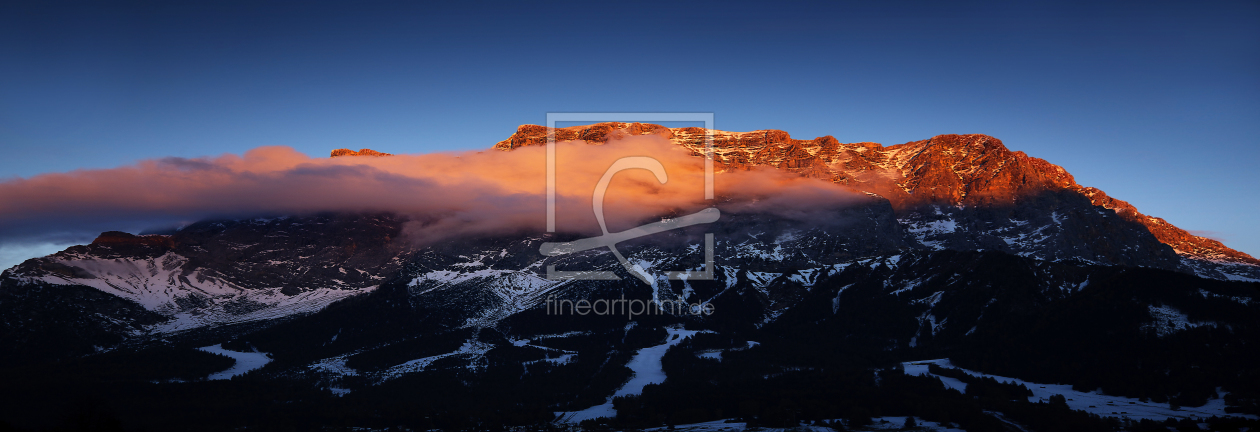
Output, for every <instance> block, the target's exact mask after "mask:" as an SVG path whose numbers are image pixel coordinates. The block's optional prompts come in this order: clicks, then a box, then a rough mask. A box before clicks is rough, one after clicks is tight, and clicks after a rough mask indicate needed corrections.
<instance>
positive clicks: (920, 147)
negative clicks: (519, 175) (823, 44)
mask: <svg viewBox="0 0 1260 432" xmlns="http://www.w3.org/2000/svg"><path fill="white" fill-rule="evenodd" d="M711 134H712V136H713V148H714V167H715V169H717V170H720V171H721V170H747V169H752V168H753V167H754V166H758V165H762V166H771V167H774V168H779V169H784V170H787V171H792V172H796V173H798V174H801V175H804V176H807V177H814V178H820V179H824V180H829V181H831V182H833V183H836V184H840V185H843V186H847V187H850V188H853V189H855V190H858V191H861V192H868V193H874V194H876V195H879V196H882V197H884V198H886V199H888V200H889V201H890V202H891V203H892V204H893V207H894V209H896V210H897V211H898V213H901V214H904V213H908V212H912V211H914V210H917V209H921V208H923V207H924V206H929V205H933V204H943V205H950V206H968V205H992V204H996V203H1009V202H1012V201H1014V200H1015V199H1016V198H1019V197H1021V196H1027V195H1030V194H1034V193H1038V192H1043V191H1054V190H1067V191H1071V192H1075V193H1078V194H1080V195H1082V196H1085V197H1087V198H1089V200H1090V202H1091V203H1092V204H1094V205H1095V206H1099V207H1102V208H1106V209H1109V210H1113V211H1115V212H1116V214H1117V215H1119V216H1120V217H1121V218H1123V219H1125V220H1128V221H1130V222H1134V223H1137V224H1140V225H1142V226H1144V227H1146V229H1147V230H1148V231H1150V232H1151V234H1153V235H1154V236H1155V237H1156V238H1157V239H1158V240H1159V241H1160V242H1161V243H1163V244H1166V245H1169V246H1171V247H1172V248H1173V249H1174V250H1175V251H1176V252H1177V253H1178V254H1179V255H1183V256H1188V257H1191V258H1196V259H1200V260H1207V261H1216V262H1226V263H1238V264H1249V265H1253V266H1260V260H1258V259H1256V258H1255V257H1252V256H1251V255H1248V254H1246V253H1244V252H1241V251H1238V250H1234V249H1232V248H1229V247H1227V246H1225V245H1224V244H1223V243H1221V242H1220V241H1217V240H1213V239H1209V238H1205V237H1200V236H1195V235H1193V234H1191V233H1189V232H1188V231H1186V230H1184V229H1181V228H1179V227H1176V226H1174V225H1172V224H1171V223H1168V221H1166V220H1164V219H1162V218H1157V217H1153V216H1148V215H1145V214H1143V213H1141V212H1139V211H1138V210H1137V208H1136V207H1134V206H1133V205H1131V204H1129V203H1128V202H1125V201H1123V200H1119V199H1116V198H1113V197H1111V196H1109V195H1107V194H1106V192H1104V191H1102V190H1100V189H1097V188H1093V187H1086V186H1082V185H1080V184H1078V183H1076V180H1075V178H1074V177H1073V176H1072V175H1071V174H1070V173H1068V172H1067V170H1065V169H1063V167H1060V166H1058V165H1055V164H1053V163H1050V162H1048V161H1045V160H1043V159H1040V158H1035V157H1032V156H1028V155H1027V154H1026V153H1024V152H1022V151H1010V150H1009V149H1007V147H1006V146H1005V145H1004V144H1003V143H1002V141H1001V140H999V139H997V138H994V137H992V136H988V135H983V134H968V135H953V134H949V135H937V136H934V137H932V138H929V139H927V140H920V141H911V142H908V143H904V144H896V145H891V146H883V145H881V144H878V143H870V142H859V143H848V144H845V143H840V142H839V140H837V139H836V138H835V137H833V136H830V135H827V136H823V137H818V138H814V139H812V140H798V139H793V138H791V135H790V134H789V133H787V132H785V131H781V130H774V129H767V130H757V131H751V132H727V131H719V130H713V131H711ZM635 135H657V136H661V137H662V138H666V139H669V140H670V141H672V142H674V143H675V144H678V145H680V146H683V147H686V148H688V149H690V150H692V152H693V154H695V155H697V156H702V155H703V152H704V146H705V144H704V140H705V135H706V130H704V129H703V128H695V127H689V128H667V127H664V126H661V125H655V124H648V123H621V122H607V123H598V124H593V125H585V126H572V127H566V128H557V129H556V132H555V139H556V140H557V141H567V140H583V141H587V142H598V143H605V142H608V141H612V140H618V139H621V138H624V137H626V136H635ZM546 142H547V128H546V127H545V126H539V125H521V126H520V127H518V128H517V131H516V132H515V133H513V134H512V136H510V137H508V139H506V140H503V141H500V142H499V143H496V144H495V145H494V146H493V148H494V149H496V150H504V151H510V150H512V149H515V148H518V147H523V146H535V145H545V144H546Z"/></svg>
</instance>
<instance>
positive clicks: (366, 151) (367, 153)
mask: <svg viewBox="0 0 1260 432" xmlns="http://www.w3.org/2000/svg"><path fill="white" fill-rule="evenodd" d="M544 129H545V128H544ZM544 133H545V132H544ZM338 156H393V154H392V153H384V152H378V151H376V150H372V149H366V148H365V149H359V151H354V150H350V149H345V148H340V149H336V150H333V151H332V155H331V156H329V157H338Z"/></svg>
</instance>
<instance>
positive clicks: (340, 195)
mask: <svg viewBox="0 0 1260 432" xmlns="http://www.w3.org/2000/svg"><path fill="white" fill-rule="evenodd" d="M545 150H546V149H545V147H525V148H519V149H516V150H514V151H511V152H502V151H495V150H486V151H480V152H465V153H434V154H423V155H399V156H389V157H339V158H311V157H308V156H306V155H303V154H301V153H298V152H297V151H295V150H293V149H291V148H288V147H261V148H257V149H254V150H250V151H249V152H246V153H245V154H244V155H242V156H237V155H224V156H219V157H206V158H192V159H187V158H165V159H156V160H145V161H141V162H139V163H136V164H134V165H131V166H125V167H120V168H113V169H101V170H80V171H74V172H69V173H58V174H44V175H39V176H35V177H32V178H29V179H17V180H11V181H6V182H3V183H0V203H3V206H0V243H8V244H14V243H35V242H49V241H66V240H67V239H77V240H80V241H82V240H83V239H88V240H90V239H91V238H92V237H94V236H95V235H96V234H98V233H99V232H101V231H106V230H122V231H132V232H136V231H139V230H141V229H144V228H148V227H157V226H173V225H177V224H181V223H189V222H193V221H198V220H205V219H213V218H245V217H254V216H274V215H302V214H311V213H317V212H392V213H398V214H401V215H405V216H408V217H410V219H411V220H412V222H410V223H409V224H408V225H407V229H406V233H407V234H408V238H409V239H410V240H412V241H415V242H418V243H428V242H436V241H443V240H446V239H450V238H451V237H453V236H463V235H478V234H498V233H507V232H518V231H532V232H543V231H544V230H545V227H546V225H545V223H546V207H545V206H546V199H545V194H546V151H545ZM624 156H651V157H654V158H656V159H657V160H660V161H661V162H662V164H663V165H664V166H665V168H666V171H667V173H668V176H669V180H668V183H666V184H664V185H662V184H659V183H658V182H657V181H656V179H655V177H653V175H652V174H651V173H650V172H648V171H645V170H631V171H624V172H622V173H620V174H617V176H616V177H615V178H614V180H613V181H612V186H611V187H610V188H609V190H608V194H607V198H606V204H605V214H606V217H607V219H608V224H609V229H610V230H612V231H620V230H624V229H627V228H631V227H633V226H635V225H637V224H638V223H639V222H641V221H643V220H646V219H649V218H653V217H659V216H660V215H664V214H682V213H690V212H692V211H695V210H699V209H701V208H703V207H707V206H710V205H712V204H713V203H712V202H711V201H706V200H704V169H703V159H702V158H699V157H696V156H695V155H692V154H690V152H689V151H688V150H686V149H684V148H682V147H679V146H677V145H674V144H672V143H670V142H669V141H667V140H664V139H661V138H659V137H655V136H642V137H631V138H627V139H623V140H618V141H612V142H610V143H609V144H604V145H588V144H586V143H584V142H565V143H559V144H558V146H557V162H556V165H557V195H558V197H557V211H558V212H557V227H558V228H560V230H562V231H570V232H578V233H595V232H598V225H596V222H595V218H594V215H593V212H592V210H591V194H592V191H593V189H594V186H595V184H596V182H598V180H599V178H600V177H601V176H602V175H603V174H604V171H605V170H606V169H607V168H608V167H609V166H610V165H611V164H612V163H613V162H614V161H615V160H617V159H618V158H621V157H624ZM715 189H716V192H717V194H718V196H719V199H718V201H719V202H720V203H719V207H720V208H722V209H723V210H724V211H737V212H770V213H775V214H778V215H780V216H783V217H789V218H798V219H808V218H813V217H819V216H818V215H817V214H816V212H817V210H819V209H824V208H834V206H836V205H844V204H846V203H849V202H852V201H853V200H855V199H858V198H857V195H855V194H854V192H852V191H849V190H846V189H843V188H841V187H837V186H835V185H832V184H830V183H827V182H822V181H817V180H811V179H806V178H802V177H799V176H797V175H794V174H791V173H787V172H783V171H779V170H774V169H759V170H752V171H736V172H726V173H720V174H718V175H717V176H716V181H715Z"/></svg>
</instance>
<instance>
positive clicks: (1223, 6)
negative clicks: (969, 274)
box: [0, 1, 1260, 258]
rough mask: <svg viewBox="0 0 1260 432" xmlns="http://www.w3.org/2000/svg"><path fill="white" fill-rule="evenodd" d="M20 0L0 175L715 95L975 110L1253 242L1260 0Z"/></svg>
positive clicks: (763, 106)
mask: <svg viewBox="0 0 1260 432" xmlns="http://www.w3.org/2000/svg"><path fill="white" fill-rule="evenodd" d="M17 3H19V2H6V3H4V4H3V5H0V151H2V154H3V156H4V157H3V158H0V180H3V179H12V178H14V177H29V176H32V175H36V174H40V173H45V172H59V171H69V170H74V169H81V168H106V167H115V166H119V165H125V164H129V163H132V162H134V161H137V160H140V159H146V158H159V157H165V156H184V157H195V156H205V155H219V154H223V153H234V154H241V153H244V152H245V151H246V150H248V149H251V148H255V147H258V146H267V145H286V146H292V147H293V148H296V149H297V150H298V151H300V152H303V153H305V154H307V155H311V156H325V155H327V154H328V151H329V150H331V149H334V148H341V147H349V148H353V149H358V148H364V147H367V148H373V149H377V150H381V151H386V152H391V153H427V152H436V151H451V150H467V149H483V148H487V147H489V146H491V145H493V144H494V143H495V142H497V141H499V140H502V139H504V138H506V137H507V136H508V135H510V134H511V133H512V132H513V131H514V130H515V129H516V127H517V126H518V125H520V124H525V123H533V124H540V123H543V122H544V121H545V118H546V113H547V112H579V111H599V112H627V111H647V112H676V111H682V112H713V113H715V118H716V126H717V128H718V129H723V130H732V131H748V130H757V129H782V130H786V131H788V132H790V133H791V134H792V136H793V137H796V138H805V139H808V138H813V137H816V136H821V135H834V136H835V137H837V138H838V139H839V140H840V141H842V142H858V141H874V142H880V143H884V144H885V145H891V144H898V143H903V142H907V141H913V140H920V139H925V138H929V137H931V136H933V135H938V134H945V133H985V134H989V135H993V136H996V137H998V138H1000V139H1002V140H1003V141H1004V142H1005V143H1006V145H1007V147H1009V148H1010V149H1012V150H1023V151H1025V152H1027V153H1028V154H1030V155H1032V156H1035V157H1040V158H1043V159H1046V160H1049V161H1050V162H1053V163H1055V164H1058V165H1061V166H1063V167H1065V168H1066V169H1067V170H1068V171H1069V172H1071V173H1072V174H1073V175H1075V176H1076V179H1077V181H1078V182H1079V183H1081V184H1083V185H1086V186H1094V187H1098V188H1100V189H1103V190H1105V191H1107V192H1108V193H1109V194H1110V195H1112V196H1114V197H1116V198H1119V199H1123V200H1127V201H1129V202H1130V203H1132V204H1134V205H1135V206H1137V208H1138V209H1139V210H1140V211H1142V212H1144V213H1147V214H1151V215H1154V216H1160V217H1164V218H1166V219H1168V220H1169V221H1171V222H1172V223H1174V224H1176V225H1177V226H1180V227H1182V228H1185V229H1188V230H1191V231H1192V232H1196V233H1199V234H1201V235H1204V234H1206V235H1209V236H1211V237H1214V238H1218V239H1221V240H1223V241H1225V244H1226V245H1228V246H1231V247H1234V248H1236V249H1239V250H1242V251H1244V252H1248V253H1250V254H1252V255H1257V256H1260V228H1257V227H1255V226H1254V225H1253V224H1252V222H1253V221H1255V220H1256V217H1255V215H1257V214H1260V193H1257V190H1256V187H1255V185H1257V184H1260V169H1257V166H1260V150H1258V149H1257V145H1258V144H1260V3H1256V2H1123V3H1102V4H1098V3H1097V2H1080V3H1070V2H1044V3H1043V2H979V3H956V2H900V1H897V2H846V3H792V4H787V5H783V4H773V5H772V4H753V3H732V2H711V3H710V2H692V1H685V2H662V3H651V2H641V3H633V4H631V3H623V4H593V3H592V4H588V3H584V2H503V3H491V2H481V3H478V2H451V3H450V4H428V3H418V2H417V3H383V2H366V3H362V4H360V3H356V4H354V6H353V7H351V6H350V5H348V4H344V5H343V4H337V3H318V2H317V3H309V2H300V3H299V2H293V3H271V2H253V1H250V2H217V1H216V2H199V3H197V4H167V3H164V2H149V1H135V2H125V3H112V4H110V5H109V6H103V5H80V4H72V3H39V4H31V5H22V4H17ZM32 3H34V2H32ZM172 3H188V2H172ZM0 205H3V203H0ZM30 253H31V252H29V251H26V249H21V250H19V249H16V246H13V247H9V249H7V250H6V249H4V248H0V258H4V257H5V256H6V255H5V254H18V255H22V254H30Z"/></svg>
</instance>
